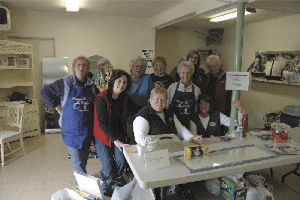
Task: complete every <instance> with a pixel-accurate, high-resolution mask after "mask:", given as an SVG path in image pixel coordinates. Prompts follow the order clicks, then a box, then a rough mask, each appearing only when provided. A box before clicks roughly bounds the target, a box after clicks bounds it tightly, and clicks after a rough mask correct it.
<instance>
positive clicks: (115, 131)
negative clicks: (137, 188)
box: [94, 70, 137, 196]
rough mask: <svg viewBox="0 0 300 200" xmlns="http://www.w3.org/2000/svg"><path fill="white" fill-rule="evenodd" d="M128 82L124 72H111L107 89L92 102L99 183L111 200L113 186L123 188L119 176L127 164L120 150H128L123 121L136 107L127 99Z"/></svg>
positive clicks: (121, 178)
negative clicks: (99, 161)
mask: <svg viewBox="0 0 300 200" xmlns="http://www.w3.org/2000/svg"><path fill="white" fill-rule="evenodd" d="M130 86H131V80H130V76H129V74H128V73H127V72H125V71H123V70H114V71H113V72H112V75H111V78H110V80H109V82H108V89H106V90H104V91H103V92H100V93H99V94H98V95H97V97H96V100H95V106H94V108H95V111H94V136H95V147H96V151H97V154H98V156H99V158H100V160H101V164H102V170H101V172H100V179H101V180H102V181H103V182H104V183H103V185H102V189H103V193H104V195H105V196H111V195H112V192H113V189H112V187H113V186H114V185H117V186H123V185H124V184H125V183H126V182H125V180H124V178H123V176H122V173H123V171H124V168H125V163H126V160H125V158H124V155H123V153H122V148H123V147H125V146H127V145H128V144H126V143H127V134H126V123H125V122H126V118H127V117H128V115H131V114H134V112H135V110H136V107H137V106H136V104H135V103H134V102H132V101H131V100H130V98H128V96H127V91H128V90H129V89H130Z"/></svg>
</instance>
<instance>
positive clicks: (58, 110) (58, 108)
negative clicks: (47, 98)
mask: <svg viewBox="0 0 300 200" xmlns="http://www.w3.org/2000/svg"><path fill="white" fill-rule="evenodd" d="M55 110H56V111H57V113H58V114H59V116H61V114H62V110H61V105H59V106H56V107H55Z"/></svg>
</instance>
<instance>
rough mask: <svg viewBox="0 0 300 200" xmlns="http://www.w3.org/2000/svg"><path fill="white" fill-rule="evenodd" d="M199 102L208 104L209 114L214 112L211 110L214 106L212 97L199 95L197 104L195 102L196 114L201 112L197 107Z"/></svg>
mask: <svg viewBox="0 0 300 200" xmlns="http://www.w3.org/2000/svg"><path fill="white" fill-rule="evenodd" d="M201 100H202V101H204V102H206V103H209V112H212V111H213V110H214V109H213V108H214V105H213V100H212V97H210V96H208V95H205V94H203V95H200V96H199V98H198V102H197V103H198V112H199V113H200V112H201V110H200V106H199V104H200V101H201Z"/></svg>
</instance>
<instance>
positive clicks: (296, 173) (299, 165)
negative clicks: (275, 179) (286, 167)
mask: <svg viewBox="0 0 300 200" xmlns="http://www.w3.org/2000/svg"><path fill="white" fill-rule="evenodd" d="M299 167H300V163H298V164H297V167H296V169H294V170H292V171H290V172H288V173H286V174H284V175H283V176H282V178H281V182H282V183H284V179H285V177H286V176H288V175H290V174H295V175H296V176H300V174H299V173H298V170H299Z"/></svg>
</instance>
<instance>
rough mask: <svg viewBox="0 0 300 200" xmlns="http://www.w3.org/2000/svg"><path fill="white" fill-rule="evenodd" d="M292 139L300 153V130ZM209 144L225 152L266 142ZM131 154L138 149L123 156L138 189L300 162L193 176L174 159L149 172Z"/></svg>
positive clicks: (288, 159)
mask: <svg viewBox="0 0 300 200" xmlns="http://www.w3.org/2000/svg"><path fill="white" fill-rule="evenodd" d="M289 136H290V137H291V140H290V141H289V142H291V141H293V144H294V145H295V146H297V148H298V149H300V142H299V141H300V128H294V129H292V131H291V132H290V134H289ZM268 142H272V141H268ZM204 143H205V142H204ZM206 143H208V146H209V148H210V149H215V148H216V147H217V148H226V147H233V146H241V145H248V144H255V145H257V146H261V147H264V144H265V143H266V141H263V140H261V139H260V138H259V137H257V136H252V135H248V136H247V137H246V138H244V139H243V140H242V141H241V142H236V141H234V140H233V141H230V142H217V143H210V144H209V142H207V141H206ZM128 151H137V147H136V145H131V146H129V147H126V148H125V149H124V155H125V158H126V160H127V162H128V164H129V165H130V168H131V170H132V172H133V174H134V175H135V177H136V179H137V181H138V183H139V185H140V186H141V187H142V188H158V187H164V186H170V185H174V184H182V183H188V182H194V181H201V180H206V179H212V178H217V177H221V176H226V175H230V174H235V173H240V172H250V171H255V170H260V169H266V168H271V167H276V166H281V165H287V164H293V163H298V162H300V154H299V155H280V156H278V157H275V158H271V159H268V160H263V161H257V162H250V163H245V164H241V165H236V166H231V167H225V168H219V169H212V170H208V171H204V172H196V173H190V172H188V171H187V170H186V169H185V168H184V167H183V166H182V165H180V164H179V163H178V162H177V161H176V160H174V158H173V157H170V166H168V167H165V168H161V169H156V170H153V171H146V166H145V164H144V159H143V157H141V156H138V155H137V153H128Z"/></svg>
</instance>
